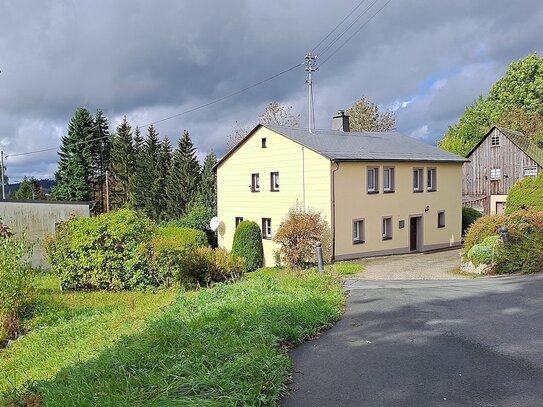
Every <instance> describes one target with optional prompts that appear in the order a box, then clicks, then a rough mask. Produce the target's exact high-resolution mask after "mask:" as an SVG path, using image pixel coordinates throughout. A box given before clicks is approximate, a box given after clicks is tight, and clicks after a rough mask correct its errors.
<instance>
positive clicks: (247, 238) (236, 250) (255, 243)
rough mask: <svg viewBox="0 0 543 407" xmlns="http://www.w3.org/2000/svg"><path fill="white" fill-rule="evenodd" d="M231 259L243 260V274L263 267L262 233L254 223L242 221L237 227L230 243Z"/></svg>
mask: <svg viewBox="0 0 543 407" xmlns="http://www.w3.org/2000/svg"><path fill="white" fill-rule="evenodd" d="M232 257H234V258H239V257H243V258H244V259H245V265H244V271H245V272H249V271H255V270H256V269H259V268H260V267H262V266H264V248H263V246H262V232H261V231H260V227H259V226H258V225H257V224H256V222H253V221H248V220H244V221H243V222H241V223H240V224H239V225H238V227H237V228H236V231H235V233H234V242H233V243H232Z"/></svg>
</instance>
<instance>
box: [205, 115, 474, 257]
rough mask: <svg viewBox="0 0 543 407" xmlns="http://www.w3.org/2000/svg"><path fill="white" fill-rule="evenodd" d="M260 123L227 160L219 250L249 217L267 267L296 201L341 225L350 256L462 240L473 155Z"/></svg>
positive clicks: (343, 128) (338, 240)
mask: <svg viewBox="0 0 543 407" xmlns="http://www.w3.org/2000/svg"><path fill="white" fill-rule="evenodd" d="M333 120H334V122H333V124H334V126H333V127H335V128H336V129H338V130H312V132H309V131H308V130H307V129H299V128H290V127H282V126H275V125H262V124H259V125H257V126H256V127H255V128H254V129H253V130H252V131H251V132H250V133H249V134H247V136H246V137H245V138H243V140H241V141H240V142H239V143H238V144H237V145H236V146H235V147H234V148H232V149H231V150H230V151H229V152H228V153H227V154H226V155H225V156H224V157H223V158H222V159H221V160H220V161H219V163H218V164H217V166H216V167H215V168H216V172H217V208H218V217H219V220H220V227H219V233H218V234H219V236H218V238H219V246H221V247H224V248H226V249H227V250H230V249H231V247H232V240H233V236H234V231H235V228H236V226H237V224H238V223H239V222H241V221H242V220H252V221H255V222H257V223H258V224H259V225H261V228H262V238H263V245H264V254H265V261H266V265H267V266H272V265H273V251H274V250H275V249H277V245H276V244H275V243H274V242H273V241H272V237H273V234H274V232H275V231H276V230H277V228H278V226H279V224H280V223H281V221H282V220H283V219H284V218H285V216H286V214H287V213H288V211H289V209H290V208H291V207H292V206H293V205H294V204H296V203H298V204H299V205H302V206H303V207H304V208H308V209H309V208H311V209H314V210H318V211H320V212H321V213H322V214H323V216H324V217H325V218H326V220H327V221H328V223H329V224H330V225H331V228H332V239H333V244H332V246H333V247H332V256H333V258H334V259H335V260H344V259H352V258H360V257H368V256H378V255H387V254H400V253H409V252H418V251H428V250H434V249H440V248H445V247H450V246H457V245H460V238H461V217H462V216H461V210H462V164H463V163H464V162H465V161H466V159H465V158H463V157H459V156H456V155H453V154H450V153H447V152H445V151H442V150H440V149H438V148H436V147H433V146H430V145H427V144H425V143H422V142H420V141H418V140H415V139H413V138H411V137H407V136H403V135H401V134H399V133H397V132H395V131H391V132H349V131H348V130H349V120H348V116H346V115H345V114H344V113H343V111H339V112H338V115H336V116H335V117H334V119H333Z"/></svg>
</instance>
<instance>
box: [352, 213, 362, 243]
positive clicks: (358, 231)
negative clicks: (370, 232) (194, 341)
mask: <svg viewBox="0 0 543 407" xmlns="http://www.w3.org/2000/svg"><path fill="white" fill-rule="evenodd" d="M364 234H365V231H364V219H356V220H354V221H353V244H358V243H364V241H365V236H364Z"/></svg>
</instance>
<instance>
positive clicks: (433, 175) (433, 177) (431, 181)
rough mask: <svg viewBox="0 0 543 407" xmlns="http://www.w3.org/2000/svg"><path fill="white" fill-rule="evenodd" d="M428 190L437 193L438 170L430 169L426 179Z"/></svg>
mask: <svg viewBox="0 0 543 407" xmlns="http://www.w3.org/2000/svg"><path fill="white" fill-rule="evenodd" d="M426 187H427V188H426V189H427V190H428V191H437V169H436V168H428V174H427V178H426Z"/></svg>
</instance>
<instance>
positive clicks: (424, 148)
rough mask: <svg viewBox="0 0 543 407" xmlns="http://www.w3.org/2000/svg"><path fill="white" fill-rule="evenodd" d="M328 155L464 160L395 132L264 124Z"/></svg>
mask: <svg viewBox="0 0 543 407" xmlns="http://www.w3.org/2000/svg"><path fill="white" fill-rule="evenodd" d="M263 126H264V127H267V128H268V129H270V130H273V131H275V132H277V133H279V134H282V135H283V136H285V137H287V138H289V139H291V140H293V141H295V142H297V143H299V144H301V145H303V146H305V147H307V148H309V149H311V150H314V151H315V152H317V153H319V154H321V155H323V156H325V157H327V158H329V159H330V160H332V161H433V162H436V161H439V162H459V163H462V162H465V161H468V160H467V159H466V158H464V157H460V156H458V155H455V154H451V153H448V152H446V151H443V150H441V149H439V148H437V147H434V146H431V145H429V144H426V143H423V142H421V141H419V140H416V139H414V138H412V137H407V136H404V135H402V134H400V133H398V132H396V131H387V132H343V131H337V130H313V131H312V132H311V133H310V132H309V131H308V130H307V129H300V128H293V127H283V126H276V125H268V124H266V125H263Z"/></svg>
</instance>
